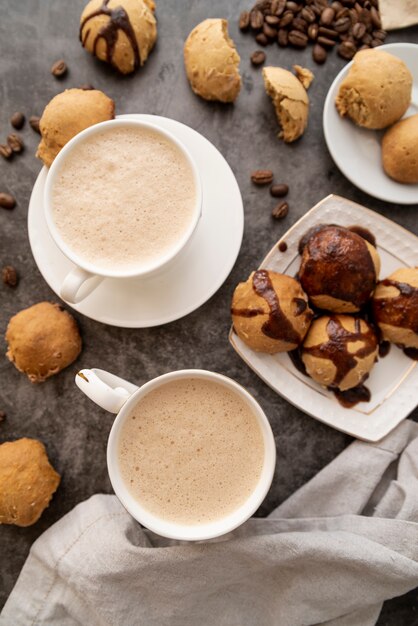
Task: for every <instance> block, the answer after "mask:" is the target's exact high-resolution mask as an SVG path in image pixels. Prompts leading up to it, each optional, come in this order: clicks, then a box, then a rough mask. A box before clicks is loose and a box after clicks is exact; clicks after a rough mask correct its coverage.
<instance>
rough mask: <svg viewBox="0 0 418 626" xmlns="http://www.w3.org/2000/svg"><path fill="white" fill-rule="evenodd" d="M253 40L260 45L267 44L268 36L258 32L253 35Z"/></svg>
mask: <svg viewBox="0 0 418 626" xmlns="http://www.w3.org/2000/svg"><path fill="white" fill-rule="evenodd" d="M255 40H256V42H257V43H258V44H259V45H260V46H267V44H268V43H269V40H268V38H267V37H266V36H265V34H264V33H258V34H257V35H256V36H255Z"/></svg>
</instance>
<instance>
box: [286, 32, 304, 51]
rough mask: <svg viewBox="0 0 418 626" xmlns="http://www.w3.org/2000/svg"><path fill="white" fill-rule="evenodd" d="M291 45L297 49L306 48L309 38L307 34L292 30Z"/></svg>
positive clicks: (290, 33)
mask: <svg viewBox="0 0 418 626" xmlns="http://www.w3.org/2000/svg"><path fill="white" fill-rule="evenodd" d="M289 43H291V44H292V46H295V48H306V46H307V45H308V36H307V35H305V33H301V32H300V31H299V30H291V31H290V32H289Z"/></svg>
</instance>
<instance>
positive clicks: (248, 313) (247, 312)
mask: <svg viewBox="0 0 418 626" xmlns="http://www.w3.org/2000/svg"><path fill="white" fill-rule="evenodd" d="M231 313H232V315H237V316H238V317H256V316H257V315H265V311H264V309H234V308H232V309H231Z"/></svg>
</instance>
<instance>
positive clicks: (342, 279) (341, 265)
mask: <svg viewBox="0 0 418 626" xmlns="http://www.w3.org/2000/svg"><path fill="white" fill-rule="evenodd" d="M379 271H380V259H379V255H378V253H377V251H376V248H374V246H372V245H371V244H370V243H369V242H368V241H366V240H365V239H363V237H360V235H358V234H357V233H355V232H352V231H351V230H349V229H347V228H344V227H343V226H334V225H325V226H319V227H316V228H314V229H312V231H311V233H309V232H308V233H307V236H306V237H305V244H304V246H303V251H302V263H301V266H300V270H299V280H300V282H301V285H302V287H303V289H304V291H305V292H306V293H307V294H308V296H309V298H310V301H311V302H312V304H313V305H314V306H316V307H318V308H320V309H325V310H326V311H333V312H335V313H355V312H357V311H360V309H361V308H362V307H363V306H364V305H365V304H366V302H367V301H368V299H369V298H370V296H371V295H372V293H373V291H374V289H375V286H376V281H377V278H378V276H379Z"/></svg>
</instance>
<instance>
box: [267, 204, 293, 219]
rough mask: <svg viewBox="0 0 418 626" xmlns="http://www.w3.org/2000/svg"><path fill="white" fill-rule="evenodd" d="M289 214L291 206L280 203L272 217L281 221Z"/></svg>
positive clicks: (273, 211)
mask: <svg viewBox="0 0 418 626" xmlns="http://www.w3.org/2000/svg"><path fill="white" fill-rule="evenodd" d="M288 213H289V205H288V204H287V202H279V204H277V205H276V206H275V207H274V209H273V210H272V212H271V215H272V217H274V219H276V220H281V219H283V218H284V217H286V215H287V214H288Z"/></svg>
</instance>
